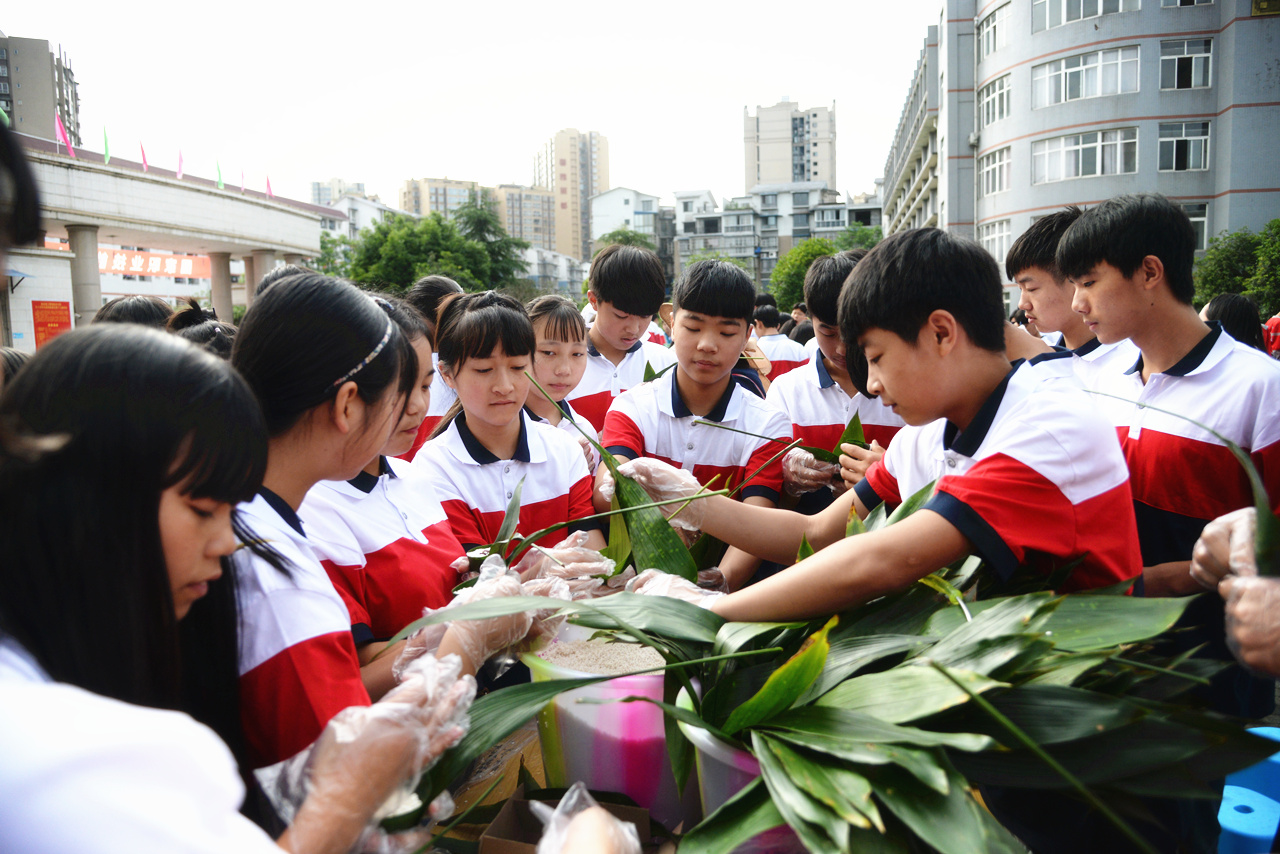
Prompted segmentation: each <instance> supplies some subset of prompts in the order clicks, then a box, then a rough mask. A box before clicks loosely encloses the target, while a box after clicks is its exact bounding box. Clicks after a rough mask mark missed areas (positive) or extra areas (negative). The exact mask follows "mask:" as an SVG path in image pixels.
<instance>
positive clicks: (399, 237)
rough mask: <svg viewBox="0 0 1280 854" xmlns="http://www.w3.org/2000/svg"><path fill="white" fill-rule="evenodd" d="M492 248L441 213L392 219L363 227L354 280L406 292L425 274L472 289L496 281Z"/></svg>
mask: <svg viewBox="0 0 1280 854" xmlns="http://www.w3.org/2000/svg"><path fill="white" fill-rule="evenodd" d="M489 263H490V262H489V252H488V251H487V249H486V247H485V245H484V244H483V243H481V242H480V241H478V240H469V239H467V238H466V237H464V236H463V235H462V232H461V231H460V230H459V228H458V226H457V225H456V224H454V223H453V222H451V221H449V220H447V219H445V218H444V217H443V216H441V215H440V214H439V213H432V214H431V215H430V216H426V217H423V218H422V219H419V220H415V219H412V218H411V217H404V216H399V217H392V218H390V219H386V220H382V221H380V222H377V223H375V224H374V225H373V227H372V228H366V229H363V230H361V232H360V236H359V237H358V238H357V239H356V240H355V241H354V243H353V244H352V246H351V251H350V253H349V255H348V262H347V275H348V277H350V278H351V279H353V280H355V281H357V282H362V283H367V284H372V285H378V286H380V287H384V288H387V289H388V290H391V291H403V290H406V289H407V288H408V287H409V286H410V285H412V284H413V283H414V282H415V281H417V280H418V279H419V278H421V277H422V276H429V275H433V274H436V275H445V276H449V277H450V278H452V279H454V280H455V281H457V282H458V284H460V285H462V286H463V287H464V288H466V289H467V290H483V289H484V288H486V287H488V283H489V281H490V268H489Z"/></svg>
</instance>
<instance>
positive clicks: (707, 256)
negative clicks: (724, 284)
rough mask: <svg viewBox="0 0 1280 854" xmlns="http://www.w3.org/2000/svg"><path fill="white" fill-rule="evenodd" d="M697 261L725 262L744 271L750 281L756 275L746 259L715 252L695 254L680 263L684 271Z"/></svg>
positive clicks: (708, 251) (707, 251)
mask: <svg viewBox="0 0 1280 854" xmlns="http://www.w3.org/2000/svg"><path fill="white" fill-rule="evenodd" d="M699 261H725V262H727V263H729V264H732V265H733V266H735V267H738V268H741V269H743V270H745V271H746V272H747V275H748V276H751V278H752V279H754V278H755V275H756V271H755V270H754V269H753V267H754V265H753V264H752V263H751V261H749V260H748V259H746V258H738V257H735V256H733V255H726V254H724V253H723V252H716V251H712V250H705V251H702V252H695V253H693V254H692V255H690V256H689V257H688V258H684V259H681V262H680V263H681V264H682V265H683V266H684V268H685V269H688V268H689V266H690V265H692V264H696V263H698V262H699Z"/></svg>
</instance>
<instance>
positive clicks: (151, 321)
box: [90, 294, 173, 329]
mask: <svg viewBox="0 0 1280 854" xmlns="http://www.w3.org/2000/svg"><path fill="white" fill-rule="evenodd" d="M172 316H173V306H171V305H169V304H168V303H167V302H165V301H164V300H162V299H160V297H155V296H148V295H146V294H130V295H128V296H123V297H116V298H115V299H113V300H111V301H109V302H107V303H106V304H104V305H103V306H102V308H100V309H98V312H97V314H95V315H94V316H93V320H92V321H90V322H91V323H140V324H142V325H143V326H151V327H154V328H156V329H164V328H165V326H166V325H167V324H168V323H169V318H170V317H172Z"/></svg>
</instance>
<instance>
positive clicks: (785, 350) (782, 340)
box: [752, 305, 809, 382]
mask: <svg viewBox="0 0 1280 854" xmlns="http://www.w3.org/2000/svg"><path fill="white" fill-rule="evenodd" d="M752 318H753V320H754V323H753V328H754V329H755V333H756V343H758V344H759V345H760V349H761V350H763V351H764V354H765V355H766V356H768V357H769V363H770V365H771V367H770V368H769V374H768V376H767V377H766V379H768V380H769V382H773V381H774V380H776V379H777V378H778V377H780V376H782V375H783V374H785V373H787V372H788V371H793V370H795V369H796V368H798V367H800V366H801V365H803V364H804V363H805V362H807V361H809V356H808V355H807V354H806V353H805V352H804V346H803V345H802V344H797V343H796V342H794V341H792V340H791V339H790V338H788V337H787V336H786V335H784V334H782V333H781V332H779V331H778V326H779V325H780V324H781V323H782V314H781V313H780V312H779V311H778V309H777V308H776V307H774V306H771V305H762V306H757V307H756V309H755V311H754V312H753V314H752Z"/></svg>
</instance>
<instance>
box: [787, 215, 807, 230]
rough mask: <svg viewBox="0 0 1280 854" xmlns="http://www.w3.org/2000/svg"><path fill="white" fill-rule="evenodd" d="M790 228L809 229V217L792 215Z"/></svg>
mask: <svg viewBox="0 0 1280 854" xmlns="http://www.w3.org/2000/svg"><path fill="white" fill-rule="evenodd" d="M791 227H792V228H808V227H809V215H808V214H795V215H793V216H792V217H791Z"/></svg>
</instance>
